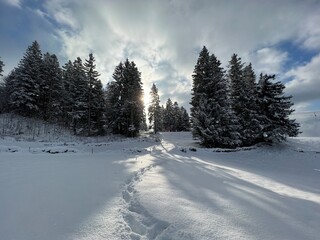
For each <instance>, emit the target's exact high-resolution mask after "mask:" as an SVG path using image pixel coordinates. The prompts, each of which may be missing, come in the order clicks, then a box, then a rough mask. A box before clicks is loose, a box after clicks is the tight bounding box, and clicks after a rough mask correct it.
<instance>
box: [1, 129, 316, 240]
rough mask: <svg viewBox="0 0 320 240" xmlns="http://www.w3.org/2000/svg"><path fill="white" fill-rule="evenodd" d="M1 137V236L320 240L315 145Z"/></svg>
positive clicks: (310, 141) (309, 141) (185, 138)
mask: <svg viewBox="0 0 320 240" xmlns="http://www.w3.org/2000/svg"><path fill="white" fill-rule="evenodd" d="M160 138H161V139H162V140H161V142H159V141H155V140H153V139H151V138H145V137H144V138H140V139H134V140H121V141H113V142H103V141H101V140H100V141H99V143H98V142H94V143H79V142H78V143H77V142H73V143H71V142H69V143H64V142H61V143H59V142H55V143H52V142H51V143H48V142H47V143H46V142H22V141H16V140H13V139H7V138H6V139H1V140H0V239H8V240H10V239H23V240H28V239H30V240H31V239H32V240H37V239H39V240H40V239H41V240H46V239H63V240H64V239H94V240H95V239H317V238H318V236H319V235H320V229H319V227H318V226H319V222H320V215H319V212H320V187H319V186H320V138H296V139H290V140H289V142H287V143H284V144H281V145H279V146H277V147H271V146H264V147H259V148H254V149H249V150H248V149H247V150H246V151H245V150H242V151H237V152H221V151H220V150H217V149H204V148H199V147H197V146H196V145H195V144H194V142H193V140H192V138H191V135H190V133H163V134H161V136H160Z"/></svg>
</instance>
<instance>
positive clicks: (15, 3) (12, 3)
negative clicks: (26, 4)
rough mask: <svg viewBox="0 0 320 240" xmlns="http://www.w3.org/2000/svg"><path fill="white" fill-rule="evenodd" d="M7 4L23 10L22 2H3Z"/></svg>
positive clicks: (19, 0) (20, 0)
mask: <svg viewBox="0 0 320 240" xmlns="http://www.w3.org/2000/svg"><path fill="white" fill-rule="evenodd" d="M3 1H4V2H5V3H6V4H9V5H11V6H13V7H17V8H21V6H22V0H3Z"/></svg>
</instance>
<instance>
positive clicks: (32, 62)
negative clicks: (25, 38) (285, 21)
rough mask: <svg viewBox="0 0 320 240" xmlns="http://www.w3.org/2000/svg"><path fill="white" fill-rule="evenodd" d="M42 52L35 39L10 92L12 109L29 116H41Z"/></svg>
mask: <svg viewBox="0 0 320 240" xmlns="http://www.w3.org/2000/svg"><path fill="white" fill-rule="evenodd" d="M41 66H42V54H41V50H40V46H39V44H38V43H37V42H36V41H35V42H33V43H32V45H31V46H29V47H28V48H27V50H26V53H25V54H24V56H23V58H22V59H21V60H20V62H19V64H18V67H17V68H16V70H15V78H14V79H13V80H12V81H14V83H13V86H14V88H13V91H12V92H11V94H10V100H9V101H10V108H11V110H12V111H14V112H16V113H18V114H21V115H23V116H29V117H39V95H40V84H41Z"/></svg>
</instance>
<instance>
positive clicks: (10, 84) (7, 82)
mask: <svg viewBox="0 0 320 240" xmlns="http://www.w3.org/2000/svg"><path fill="white" fill-rule="evenodd" d="M15 79H16V68H14V69H13V70H12V71H11V72H10V73H9V74H8V75H7V76H5V77H4V78H3V92H2V93H1V99H2V104H3V105H2V111H3V112H10V111H11V109H10V106H11V104H10V96H11V94H12V92H13V91H14V84H15Z"/></svg>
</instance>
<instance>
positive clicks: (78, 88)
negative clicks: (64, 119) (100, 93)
mask: <svg viewBox="0 0 320 240" xmlns="http://www.w3.org/2000/svg"><path fill="white" fill-rule="evenodd" d="M72 72H73V74H72V77H71V79H70V80H71V82H70V90H73V92H72V95H71V96H72V101H73V103H72V105H71V106H72V110H71V118H72V124H71V126H72V128H73V131H74V133H75V134H82V135H85V134H87V133H88V82H87V77H86V73H85V69H84V66H83V63H82V60H81V58H80V57H78V58H77V59H76V60H75V61H74V62H73V67H72Z"/></svg>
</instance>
